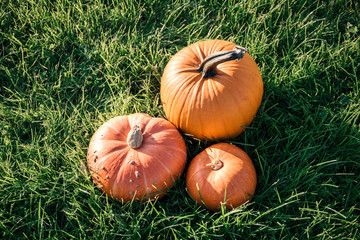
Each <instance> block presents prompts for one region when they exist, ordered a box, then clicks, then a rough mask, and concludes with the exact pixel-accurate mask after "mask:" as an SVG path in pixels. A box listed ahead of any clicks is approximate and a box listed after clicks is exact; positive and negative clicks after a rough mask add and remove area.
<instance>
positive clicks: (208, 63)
mask: <svg viewBox="0 0 360 240" xmlns="http://www.w3.org/2000/svg"><path fill="white" fill-rule="evenodd" d="M246 51H247V50H246V49H245V48H242V47H239V46H236V44H234V43H231V42H228V41H223V40H207V41H201V42H197V43H194V44H192V45H190V46H188V47H185V48H183V49H182V50H180V51H179V52H178V53H176V54H175V55H174V56H173V57H172V58H171V59H170V61H169V62H168V64H167V65H166V67H165V69H164V72H163V75H162V78H161V91H160V94H161V101H162V104H163V107H164V111H165V114H166V117H167V119H168V120H169V121H170V122H172V123H173V124H174V125H175V126H176V127H177V128H179V129H180V130H181V131H183V132H185V133H187V134H190V135H192V136H193V137H195V138H198V139H201V140H205V139H210V140H213V139H216V140H224V139H231V138H235V137H236V136H238V135H239V134H240V133H242V132H243V131H244V130H245V127H247V126H249V125H250V124H251V122H252V120H253V118H254V116H255V114H256V112H257V110H258V109H259V106H260V104H261V100H262V96H263V81H262V78H261V74H260V71H259V68H258V66H257V64H256V63H255V61H254V60H253V59H252V58H251V56H250V55H249V54H248V53H246Z"/></svg>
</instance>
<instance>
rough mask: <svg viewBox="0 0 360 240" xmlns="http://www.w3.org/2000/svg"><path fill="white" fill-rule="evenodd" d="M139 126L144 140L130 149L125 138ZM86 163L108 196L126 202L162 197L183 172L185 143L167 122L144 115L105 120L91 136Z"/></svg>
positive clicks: (96, 181) (100, 187) (94, 179)
mask: <svg viewBox="0 0 360 240" xmlns="http://www.w3.org/2000/svg"><path fill="white" fill-rule="evenodd" d="M135 125H139V126H140V128H141V132H142V135H143V141H142V144H141V146H140V147H139V148H131V147H130V146H129V145H128V142H127V137H128V133H129V132H130V130H131V129H132V128H133V127H134V126H135ZM87 163H88V168H89V170H90V173H91V175H92V178H93V181H94V182H95V183H96V184H97V185H98V187H99V189H100V190H102V191H103V192H105V193H106V194H107V195H108V196H109V197H112V198H114V199H116V200H118V201H124V202H128V201H131V200H132V199H135V200H139V201H143V200H152V199H155V198H161V197H163V196H164V195H165V193H166V192H167V190H168V188H170V187H171V186H173V184H174V181H176V180H177V179H178V178H179V177H180V175H181V174H182V173H183V171H184V168H185V164H186V146H185V142H184V140H183V138H182V136H181V134H180V133H179V132H178V130H177V129H176V128H175V127H174V126H173V125H172V124H171V123H170V122H168V121H166V120H165V119H161V118H152V117H150V116H149V115H147V114H141V113H138V114H132V115H128V116H120V117H115V118H113V119H110V120H109V121H107V122H105V123H104V124H103V125H102V126H100V128H99V129H98V130H97V131H96V132H95V134H94V135H93V137H92V138H91V141H90V144H89V148H88V155H87Z"/></svg>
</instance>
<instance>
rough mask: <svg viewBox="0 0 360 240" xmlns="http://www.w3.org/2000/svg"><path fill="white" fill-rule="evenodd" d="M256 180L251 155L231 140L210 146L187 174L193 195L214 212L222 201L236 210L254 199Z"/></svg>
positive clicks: (196, 157) (229, 207)
mask: <svg viewBox="0 0 360 240" xmlns="http://www.w3.org/2000/svg"><path fill="white" fill-rule="evenodd" d="M256 182H257V181H256V172H255V168H254V165H253V163H252V161H251V159H250V158H249V156H248V155H247V154H246V153H245V152H244V151H243V150H241V149H240V148H238V147H236V146H234V145H231V144H229V143H218V144H215V145H212V146H210V147H208V148H206V149H205V150H204V151H202V152H201V153H199V154H198V155H197V156H195V158H194V159H193V160H191V162H190V165H189V168H188V170H187V173H186V187H187V191H188V192H189V194H190V196H191V197H192V198H193V199H194V200H195V201H196V202H197V203H199V204H204V205H205V206H206V207H207V208H208V209H210V210H213V211H216V210H219V209H220V206H221V204H225V206H226V207H227V208H228V209H232V208H235V207H238V206H240V205H241V204H243V203H245V202H247V201H250V200H251V199H252V197H251V196H252V195H254V193H255V188H256Z"/></svg>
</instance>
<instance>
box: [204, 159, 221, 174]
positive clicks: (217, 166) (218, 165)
mask: <svg viewBox="0 0 360 240" xmlns="http://www.w3.org/2000/svg"><path fill="white" fill-rule="evenodd" d="M206 166H210V167H211V169H212V170H214V171H216V170H219V169H220V168H222V167H223V166H224V163H223V162H222V161H221V160H220V159H214V160H212V161H211V163H209V164H206Z"/></svg>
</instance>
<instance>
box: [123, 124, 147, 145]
mask: <svg viewBox="0 0 360 240" xmlns="http://www.w3.org/2000/svg"><path fill="white" fill-rule="evenodd" d="M143 140H144V137H143V135H142V132H141V128H140V126H139V125H135V126H134V127H133V128H132V129H131V130H130V132H129V134H128V136H127V144H128V145H129V146H130V147H131V148H139V147H141V145H142V142H143Z"/></svg>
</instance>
